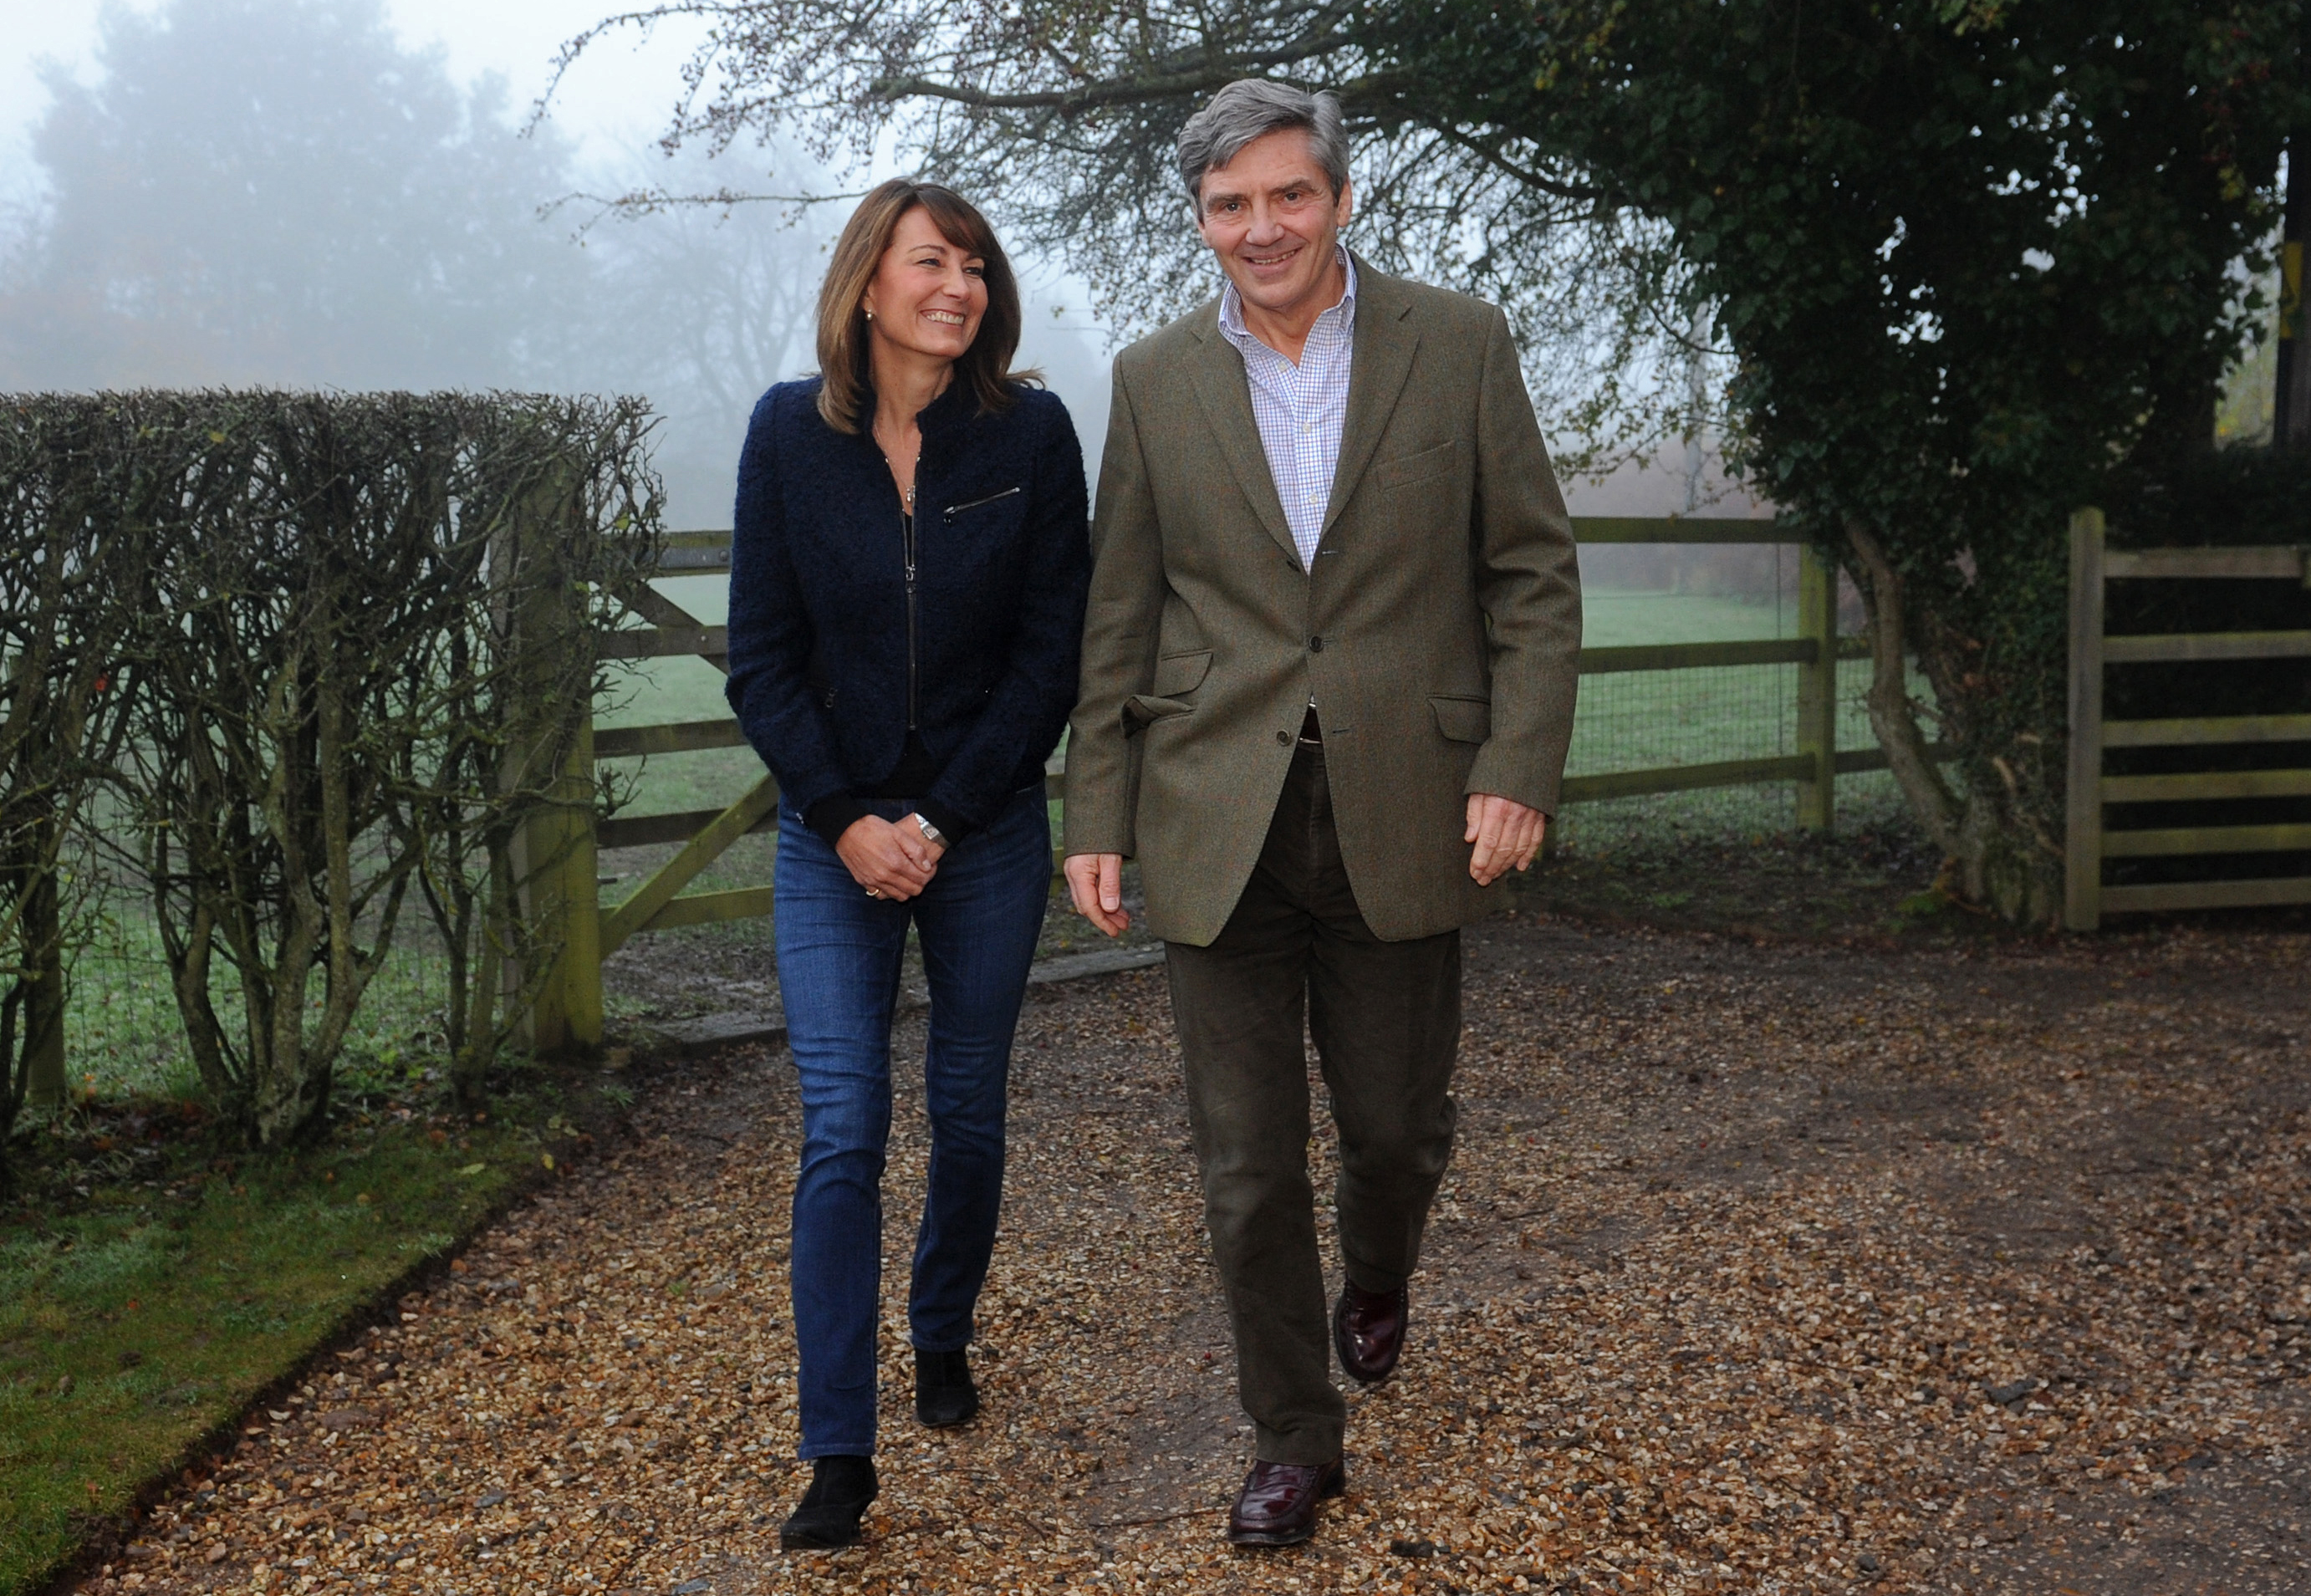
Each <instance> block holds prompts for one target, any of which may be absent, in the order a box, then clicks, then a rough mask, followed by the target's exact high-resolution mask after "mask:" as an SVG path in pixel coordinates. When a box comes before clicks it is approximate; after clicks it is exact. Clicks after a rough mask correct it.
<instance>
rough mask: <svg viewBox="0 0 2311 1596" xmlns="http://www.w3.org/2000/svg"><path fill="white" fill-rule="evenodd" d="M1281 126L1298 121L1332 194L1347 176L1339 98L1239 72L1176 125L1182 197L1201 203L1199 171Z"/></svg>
mask: <svg viewBox="0 0 2311 1596" xmlns="http://www.w3.org/2000/svg"><path fill="white" fill-rule="evenodd" d="M1284 127H1302V128H1305V129H1306V130H1307V132H1308V135H1309V142H1310V143H1312V144H1314V146H1315V149H1316V160H1317V161H1318V163H1319V164H1321V166H1322V167H1323V169H1324V176H1325V177H1326V178H1327V179H1330V182H1331V185H1332V197H1333V198H1334V199H1338V198H1339V196H1340V190H1341V189H1343V188H1347V182H1348V130H1347V124H1346V123H1345V122H1343V121H1342V119H1341V117H1340V102H1339V99H1338V98H1337V97H1336V96H1334V95H1331V94H1329V93H1326V92H1323V91H1321V90H1319V91H1318V92H1315V93H1313V94H1311V93H1309V92H1307V91H1306V90H1304V89H1295V88H1294V87H1293V86H1292V85H1291V84H1289V83H1275V82H1272V81H1271V80H1269V79H1268V78H1260V77H1247V78H1239V79H1237V80H1236V81H1235V82H1234V83H1230V84H1229V85H1228V86H1227V87H1226V88H1225V89H1222V90H1221V91H1220V92H1218V93H1217V94H1215V95H1213V96H1212V97H1211V99H1210V100H1209V101H1208V103H1207V104H1206V105H1205V106H1204V109H1201V110H1199V111H1198V112H1197V113H1196V114H1195V115H1194V116H1192V117H1190V118H1188V120H1187V123H1186V125H1185V126H1182V128H1181V129H1180V180H1181V181H1182V183H1185V184H1186V185H1187V186H1188V203H1189V204H1190V205H1193V206H1195V207H1197V208H1198V209H1199V210H1200V209H1201V208H1202V205H1203V199H1204V174H1205V173H1206V172H1208V171H1209V170H1212V168H1214V167H1216V166H1225V165H1226V164H1227V163H1228V162H1229V161H1233V160H1234V159H1235V158H1236V156H1237V155H1238V154H1239V153H1242V151H1243V147H1244V145H1246V144H1250V143H1251V141H1252V140H1254V139H1256V138H1259V137H1260V136H1261V135H1265V134H1270V133H1274V132H1276V131H1277V130H1278V129H1279V128H1284Z"/></svg>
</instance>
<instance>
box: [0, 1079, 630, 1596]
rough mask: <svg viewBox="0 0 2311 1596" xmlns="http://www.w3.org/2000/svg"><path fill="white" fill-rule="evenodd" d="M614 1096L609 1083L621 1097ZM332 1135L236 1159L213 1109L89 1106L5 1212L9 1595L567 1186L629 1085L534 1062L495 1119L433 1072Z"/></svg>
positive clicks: (379, 1089)
mask: <svg viewBox="0 0 2311 1596" xmlns="http://www.w3.org/2000/svg"><path fill="white" fill-rule="evenodd" d="M606 1081H607V1082H608V1083H609V1084H605V1082H606ZM352 1085H353V1086H354V1088H355V1089H354V1093H353V1095H352V1097H351V1098H350V1100H349V1101H346V1102H345V1103H344V1106H343V1108H342V1109H341V1111H340V1112H339V1114H338V1116H337V1119H336V1122H335V1124H334V1125H333V1127H332V1131H331V1134H330V1136H329V1138H327V1140H326V1141H325V1142H324V1143H322V1144H321V1145H319V1146H318V1147H313V1148H310V1149H308V1150H306V1151H303V1152H301V1153H298V1154H294V1155H283V1156H273V1157H255V1156H247V1155H244V1154H240V1153H237V1152H235V1151H233V1150H231V1147H230V1146H229V1144H228V1143H227V1142H226V1140H225V1138H223V1136H222V1132H221V1129H220V1128H219V1127H217V1126H216V1125H215V1124H214V1123H213V1122H212V1121H209V1120H208V1119H207V1118H206V1117H205V1114H204V1112H203V1111H202V1108H201V1106H200V1104H199V1103H197V1101H196V1100H193V1099H190V1098H179V1099H175V1100H170V1099H162V1098H144V1099H137V1100H132V1101H126V1102H112V1103H100V1102H98V1101H96V1100H94V1099H93V1098H91V1099H87V1100H83V1101H82V1102H79V1103H75V1104H74V1106H73V1107H72V1108H71V1109H70V1110H68V1111H66V1112H64V1113H62V1114H59V1115H57V1116H55V1117H54V1118H53V1119H51V1120H49V1121H48V1122H47V1123H46V1124H44V1125H42V1126H41V1127H39V1129H38V1130H37V1131H36V1132H35V1134H33V1135H32V1136H31V1137H30V1138H26V1140H24V1141H23V1142H22V1143H20V1144H19V1148H18V1157H17V1177H18V1190H17V1192H16V1194H15V1197H14V1200H13V1203H12V1205H11V1206H10V1207H8V1208H6V1209H4V1210H0V1596H20V1593H22V1592H31V1591H35V1590H38V1589H39V1588H40V1586H41V1584H42V1583H44V1582H45V1581H47V1580H48V1579H49V1578H51V1577H52V1576H53V1575H54V1574H56V1573H57V1570H58V1569H60V1568H61V1567H63V1566H64V1565H66V1564H68V1563H69V1562H70V1561H71V1560H72V1559H73V1558H74V1556H75V1555H76V1554H77V1553H78V1552H79V1551H80V1550H81V1548H83V1546H85V1545H87V1544H88V1543H89V1542H90V1541H91V1540H92V1539H96V1538H98V1537H100V1534H101V1532H102V1531H103V1530H104V1529H105V1527H106V1526H108V1525H110V1524H114V1523H118V1522H120V1521H121V1520H122V1519H123V1518H124V1516H125V1515H126V1513H129V1512H130V1511H131V1510H133V1509H134V1507H135V1505H136V1498H137V1496H138V1493H139V1492H140V1490H141V1489H142V1488H144V1487H145V1486H146V1485H147V1484H148V1483H149V1482H151V1481H152V1480H153V1479H154V1478H157V1477H159V1476H161V1475H163V1474H166V1473H167V1472H168V1471H169V1470H171V1469H173V1468H175V1467H178V1466H179V1464H181V1463H184V1462H187V1461H191V1459H192V1457H193V1455H194V1454H196V1452H199V1451H200V1450H201V1449H202V1447H203V1446H204V1444H205V1443H206V1442H208V1441H209V1440H210V1439H212V1438H213V1437H214V1436H216V1435H218V1433H219V1432H220V1431H222V1430H229V1428H230V1426H231V1425H232V1424H233V1422H234V1421H235V1420H236V1419H237V1418H238V1417H240V1415H241V1414H242V1413H243V1412H245V1411H247V1410H248V1408H249V1405H250V1403H251V1402H252V1401H254V1400H257V1399H258V1398H259V1397H263V1396H266V1395H268V1394H272V1393H275V1392H276V1391H278V1392H279V1397H278V1399H277V1400H282V1401H283V1402H284V1403H286V1402H297V1401H301V1398H300V1397H298V1396H297V1395H295V1394H294V1393H293V1392H289V1391H283V1390H281V1388H282V1386H283V1377H284V1376H286V1375H288V1374H290V1373H291V1372H292V1371H293V1370H295V1369H296V1368H298V1367H299V1366H301V1365H302V1364H303V1363H304V1361H305V1360H306V1359H307V1358H308V1357H310V1356H311V1354H312V1353H314V1352H315V1351H316V1350H317V1349H318V1348H320V1347H324V1346H326V1345H327V1344H328V1343H330V1342H331V1341H332V1340H334V1339H336V1337H338V1336H339V1335H340V1334H341V1333H342V1332H343V1331H344V1330H346V1329H347V1328H348V1327H349V1326H351V1325H353V1324H354V1323H356V1322H358V1321H360V1320H361V1319H362V1317H364V1316H365V1315H366V1314H367V1313H371V1312H372V1311H374V1310H375V1308H376V1307H377V1306H378V1305H379V1304H380V1303H382V1302H383V1301H384V1300H385V1299H386V1298H388V1296H390V1295H392V1294H393V1292H394V1291H395V1290H396V1289H397V1287H398V1286H399V1285H400V1284H401V1283H403V1282H405V1281H406V1280H407V1279H408V1278H410V1277H412V1276H413V1275H414V1274H416V1273H418V1272H420V1271H422V1270H423V1269H424V1268H426V1267H427V1265H428V1264H429V1263H430V1262H432V1260H437V1259H439V1258H440V1257H441V1256H442V1255H444V1254H445V1253H447V1252H450V1251H452V1250H453V1249H454V1248H455V1247H456V1246H457V1245H458V1243H460V1242H461V1241H462V1240H463V1238H464V1237H466V1236H467V1235H468V1234H471V1233H472V1231H473V1230H474V1228H475V1226H476V1225H479V1224H480V1223H481V1222H482V1221H483V1220H484V1219H485V1218H486V1217H489V1216H490V1215H491V1214H492V1213H493V1212H494V1211H496V1210H497V1209H498V1208H501V1207H502V1206H503V1205H504V1204H505V1203H506V1202H507V1201H508V1200H509V1199H510V1198H511V1197H512V1196H513V1195H514V1194H515V1193H516V1192H518V1191H519V1190H522V1189H524V1188H526V1187H527V1186H528V1185H529V1184H530V1183H532V1182H535V1181H536V1180H539V1179H541V1178H544V1179H550V1178H552V1172H553V1171H554V1169H556V1168H566V1167H567V1165H568V1162H569V1159H570V1156H571V1154H572V1152H573V1151H574V1150H576V1149H577V1148H578V1147H581V1146H582V1145H583V1144H585V1143H586V1142H589V1141H590V1140H591V1133H590V1131H589V1130H588V1129H585V1127H586V1126H588V1125H598V1124H599V1123H600V1122H601V1121H603V1120H604V1119H605V1118H606V1116H607V1115H608V1114H610V1113H612V1112H615V1110H616V1109H617V1108H618V1107H620V1106H622V1104H623V1101H624V1097H625V1094H624V1090H623V1088H622V1086H620V1085H618V1084H616V1077H604V1076H601V1075H599V1074H597V1072H596V1071H593V1070H590V1069H589V1070H584V1071H564V1070H557V1069H549V1068H542V1067H525V1068H519V1069H518V1070H516V1071H514V1072H512V1073H511V1074H510V1077H508V1078H507V1079H506V1080H505V1081H504V1082H502V1083H501V1086H500V1089H499V1091H498V1093H497V1095H495V1096H494V1097H493V1102H492V1105H491V1108H490V1110H489V1112H487V1113H486V1114H485V1115H484V1116H482V1117H481V1118H480V1119H479V1120H478V1121H476V1120H475V1119H472V1118H469V1117H467V1116H465V1115H462V1114H458V1113H456V1112H453V1111H452V1109H451V1107H450V1105H449V1103H447V1101H446V1100H445V1099H444V1098H443V1097H442V1096H441V1095H440V1090H439V1088H438V1086H436V1084H435V1083H434V1082H433V1081H432V1079H431V1078H429V1076H428V1075H427V1074H425V1073H418V1074H414V1075H405V1076H402V1077H399V1078H398V1079H397V1080H390V1079H382V1078H372V1079H371V1080H369V1081H367V1082H357V1083H352Z"/></svg>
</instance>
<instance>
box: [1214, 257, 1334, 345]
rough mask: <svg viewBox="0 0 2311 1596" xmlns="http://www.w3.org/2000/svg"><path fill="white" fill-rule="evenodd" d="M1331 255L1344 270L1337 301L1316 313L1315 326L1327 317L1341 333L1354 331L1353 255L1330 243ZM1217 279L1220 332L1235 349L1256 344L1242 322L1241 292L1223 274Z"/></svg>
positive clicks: (1319, 325) (1256, 341) (1257, 342)
mask: <svg viewBox="0 0 2311 1596" xmlns="http://www.w3.org/2000/svg"><path fill="white" fill-rule="evenodd" d="M1332 258H1333V259H1334V260H1337V261H1339V263H1340V266H1341V268H1342V270H1343V272H1344V273H1345V274H1346V276H1345V280H1344V281H1343V283H1342V284H1341V288H1340V302H1339V304H1337V305H1334V306H1333V307H1332V308H1331V309H1330V310H1326V311H1325V312H1324V313H1323V315H1321V316H1319V317H1317V318H1316V326H1317V327H1321V326H1323V325H1324V320H1325V318H1326V317H1330V318H1332V319H1333V320H1334V321H1335V322H1336V323H1338V325H1339V329H1340V331H1341V332H1342V334H1344V335H1345V334H1347V333H1351V332H1354V331H1355V330H1356V257H1355V256H1353V255H1350V254H1349V253H1348V249H1347V245H1345V244H1334V245H1333V246H1332ZM1220 282H1221V288H1220V333H1221V336H1224V337H1225V338H1226V339H1227V341H1228V342H1229V343H1231V344H1234V345H1236V347H1237V348H1239V349H1241V348H1242V347H1243V345H1244V344H1246V343H1247V342H1249V343H1253V344H1260V340H1259V339H1258V338H1256V337H1254V336H1252V334H1251V329H1250V328H1248V327H1245V326H1244V325H1243V295H1242V294H1240V293H1238V292H1236V291H1235V283H1234V280H1233V279H1232V278H1228V277H1225V276H1223V277H1222V278H1221V279H1220ZM1311 330H1313V329H1311ZM1260 347H1261V348H1262V349H1266V348H1267V347H1268V345H1267V344H1260ZM1271 353H1272V352H1271Z"/></svg>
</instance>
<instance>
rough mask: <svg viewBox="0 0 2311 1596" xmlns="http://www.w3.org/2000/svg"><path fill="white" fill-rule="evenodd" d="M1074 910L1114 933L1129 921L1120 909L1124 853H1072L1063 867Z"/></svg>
mask: <svg viewBox="0 0 2311 1596" xmlns="http://www.w3.org/2000/svg"><path fill="white" fill-rule="evenodd" d="M1062 868H1064V869H1065V870H1066V871H1067V875H1068V894H1069V895H1071V896H1072V897H1073V898H1074V899H1075V901H1076V912H1077V914H1080V915H1082V916H1083V917H1084V918H1085V919H1086V920H1089V921H1091V923H1092V924H1094V925H1095V926H1097V927H1098V928H1099V929H1101V930H1103V931H1104V932H1106V933H1107V934H1108V935H1109V936H1111V937H1113V936H1116V935H1117V934H1119V933H1120V932H1121V931H1122V930H1123V929H1124V928H1125V927H1126V926H1129V924H1130V923H1131V916H1130V915H1129V914H1127V913H1125V912H1124V910H1123V856H1122V855H1121V854H1120V853H1071V854H1069V855H1068V860H1067V863H1066V865H1065V866H1063V867H1062Z"/></svg>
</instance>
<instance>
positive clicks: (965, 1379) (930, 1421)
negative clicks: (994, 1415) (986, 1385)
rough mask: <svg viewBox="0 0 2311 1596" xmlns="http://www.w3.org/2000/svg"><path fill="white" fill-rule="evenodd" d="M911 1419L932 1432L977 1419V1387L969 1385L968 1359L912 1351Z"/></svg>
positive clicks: (960, 1352) (954, 1354)
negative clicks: (913, 1413) (913, 1389)
mask: <svg viewBox="0 0 2311 1596" xmlns="http://www.w3.org/2000/svg"><path fill="white" fill-rule="evenodd" d="M915 1417H917V1418H919V1419H920V1420H922V1422H923V1423H925V1424H927V1425H929V1426H930V1427H931V1428H932V1429H935V1430H943V1429H945V1428H946V1427H947V1426H949V1425H959V1424H968V1423H969V1422H970V1421H971V1420H972V1419H974V1418H976V1417H979V1387H978V1386H976V1385H974V1384H972V1380H971V1356H970V1354H968V1353H966V1352H964V1350H963V1349H962V1348H960V1347H958V1348H956V1349H955V1351H953V1352H925V1351H924V1350H923V1349H922V1348H921V1347H916V1348H915Z"/></svg>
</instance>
